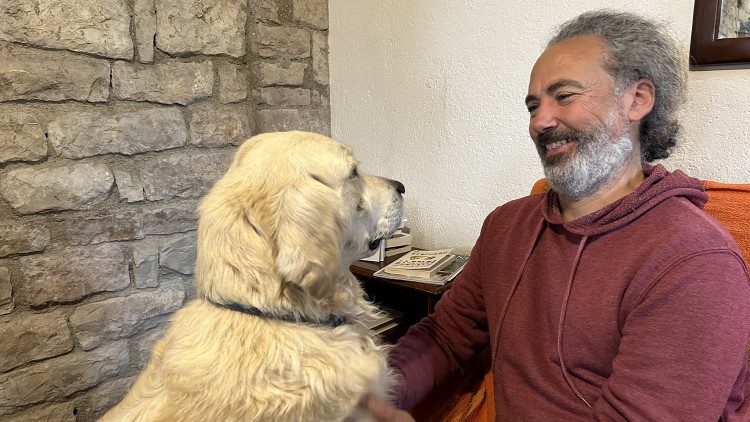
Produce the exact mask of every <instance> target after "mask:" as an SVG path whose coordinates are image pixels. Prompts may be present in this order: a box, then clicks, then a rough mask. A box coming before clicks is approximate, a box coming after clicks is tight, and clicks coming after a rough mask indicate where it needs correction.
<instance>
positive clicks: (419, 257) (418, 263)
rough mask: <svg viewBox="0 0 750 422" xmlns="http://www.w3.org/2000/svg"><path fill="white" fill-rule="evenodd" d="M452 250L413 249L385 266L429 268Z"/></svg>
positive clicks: (404, 268) (415, 268)
mask: <svg viewBox="0 0 750 422" xmlns="http://www.w3.org/2000/svg"><path fill="white" fill-rule="evenodd" d="M452 250H453V249H436V250H432V251H423V250H414V251H411V252H409V253H407V254H406V255H404V256H402V257H401V258H399V259H397V260H395V261H393V262H391V263H390V264H388V266H387V267H388V268H391V269H394V268H395V269H403V270H421V269H426V268H430V267H432V266H433V265H435V264H437V263H438V262H440V261H441V260H442V259H444V258H445V257H446V256H447V255H450V253H451V251H452Z"/></svg>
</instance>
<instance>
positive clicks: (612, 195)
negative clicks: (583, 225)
mask: <svg viewBox="0 0 750 422" xmlns="http://www.w3.org/2000/svg"><path fill="white" fill-rule="evenodd" d="M645 179H646V176H645V175H644V174H643V168H642V167H641V164H640V162H639V163H638V165H634V164H633V165H629V166H628V167H627V168H626V169H625V171H624V172H623V173H622V174H621V175H620V176H619V177H618V178H617V179H616V180H615V182H614V183H613V184H612V183H610V184H607V185H606V186H605V187H603V188H602V189H600V190H599V191H597V192H596V193H594V194H593V195H591V196H588V197H586V198H583V199H579V200H577V201H574V200H571V199H569V198H566V197H564V196H560V209H561V211H562V218H563V221H565V222H566V223H567V222H570V221H573V220H577V219H579V218H581V217H583V216H586V215H589V214H591V213H592V212H595V211H598V210H600V209H602V208H604V207H606V206H607V205H609V204H611V203H613V202H615V201H617V200H618V199H620V198H622V197H624V196H627V195H628V194H630V193H631V192H633V191H634V190H635V189H636V188H637V187H638V186H640V184H641V183H642V182H643V181H644V180H645Z"/></svg>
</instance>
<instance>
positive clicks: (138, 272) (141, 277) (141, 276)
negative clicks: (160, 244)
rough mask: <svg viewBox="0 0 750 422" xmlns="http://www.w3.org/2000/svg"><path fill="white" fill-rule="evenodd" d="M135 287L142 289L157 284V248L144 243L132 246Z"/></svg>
mask: <svg viewBox="0 0 750 422" xmlns="http://www.w3.org/2000/svg"><path fill="white" fill-rule="evenodd" d="M133 273H134V276H135V277H134V278H135V287H137V288H139V289H143V288H146V287H156V286H158V285H159V249H158V248H157V247H156V246H153V245H149V244H144V245H138V246H136V247H134V248H133Z"/></svg>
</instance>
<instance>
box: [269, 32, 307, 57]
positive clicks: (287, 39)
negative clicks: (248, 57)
mask: <svg viewBox="0 0 750 422" xmlns="http://www.w3.org/2000/svg"><path fill="white" fill-rule="evenodd" d="M256 37H257V39H256V43H257V49H258V54H260V55H261V56H262V57H270V58H287V59H301V58H307V57H310V30H309V29H302V28H288V27H283V26H267V25H258V27H257V34H256Z"/></svg>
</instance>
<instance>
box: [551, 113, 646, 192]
mask: <svg viewBox="0 0 750 422" xmlns="http://www.w3.org/2000/svg"><path fill="white" fill-rule="evenodd" d="M607 129H609V128H605V127H603V128H601V129H599V130H595V131H592V132H586V133H582V132H576V133H577V135H578V136H576V138H577V140H578V145H577V146H576V149H575V151H573V153H572V154H571V155H568V156H565V157H561V159H560V160H550V161H547V160H545V159H544V158H543V157H544V156H542V164H543V165H544V175H545V177H546V178H547V183H548V184H549V186H550V187H551V188H552V189H554V190H555V192H557V193H558V194H559V195H561V196H564V197H566V198H569V199H571V200H574V201H577V200H580V199H583V198H587V197H589V196H591V195H593V194H594V193H596V192H597V191H599V190H600V189H602V188H603V187H605V186H607V185H608V184H610V183H614V182H615V180H616V179H617V177H619V176H620V174H621V172H622V171H623V169H624V168H625V166H626V164H627V162H628V160H629V159H630V156H631V154H632V152H633V144H632V142H631V140H630V136H629V131H626V132H625V133H623V134H622V135H620V137H619V139H618V140H617V141H615V142H613V140H612V139H611V138H610V137H609V133H608V132H609V131H608V130H607ZM541 148H544V147H543V146H541ZM540 152H541V150H540ZM545 153H546V151H545Z"/></svg>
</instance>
